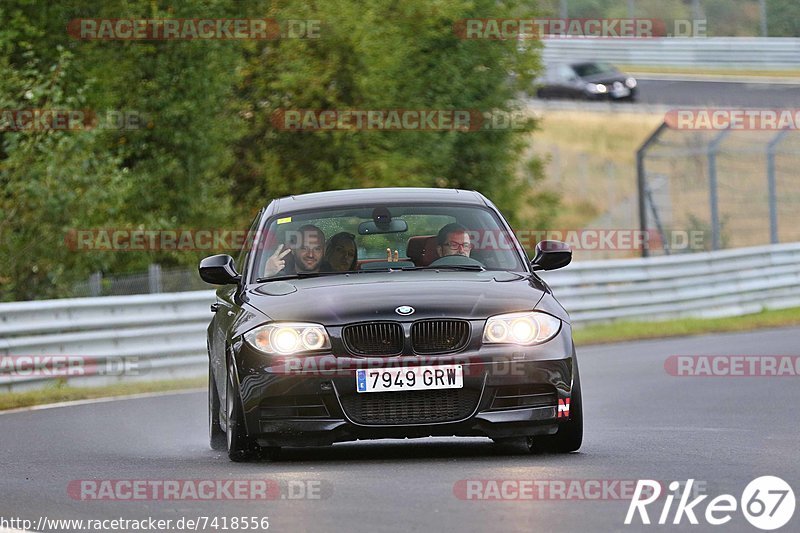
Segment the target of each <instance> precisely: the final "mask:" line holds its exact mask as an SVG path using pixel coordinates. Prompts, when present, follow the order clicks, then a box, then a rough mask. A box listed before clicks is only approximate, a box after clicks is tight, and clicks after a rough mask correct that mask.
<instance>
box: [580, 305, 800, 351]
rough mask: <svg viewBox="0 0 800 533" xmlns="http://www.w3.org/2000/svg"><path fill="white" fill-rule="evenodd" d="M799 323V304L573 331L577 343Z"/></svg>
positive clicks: (620, 323)
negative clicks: (775, 308) (709, 316)
mask: <svg viewBox="0 0 800 533" xmlns="http://www.w3.org/2000/svg"><path fill="white" fill-rule="evenodd" d="M799 325H800V307H795V308H791V309H780V310H767V311H762V312H760V313H754V314H750V315H743V316H736V317H727V318H706V319H698V318H679V319H674V320H665V321H659V322H617V323H614V324H608V325H597V326H587V327H585V328H580V329H576V330H573V337H574V338H575V342H576V343H577V344H603V343H609V342H619V341H631V340H637V339H660V338H665V337H683V336H687V335H702V334H706V333H727V332H735V331H752V330H756V329H762V328H774V327H784V326H799Z"/></svg>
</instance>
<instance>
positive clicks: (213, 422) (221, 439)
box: [208, 363, 228, 451]
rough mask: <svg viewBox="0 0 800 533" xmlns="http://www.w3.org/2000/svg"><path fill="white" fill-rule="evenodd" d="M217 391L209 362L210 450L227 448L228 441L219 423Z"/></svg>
mask: <svg viewBox="0 0 800 533" xmlns="http://www.w3.org/2000/svg"><path fill="white" fill-rule="evenodd" d="M219 408H220V404H219V393H217V385H216V382H215V381H214V373H213V372H212V371H211V364H210V363H209V365H208V441H209V445H210V446H211V449H212V450H216V451H222V450H227V448H228V443H227V440H226V437H225V432H224V431H222V426H220V423H219Z"/></svg>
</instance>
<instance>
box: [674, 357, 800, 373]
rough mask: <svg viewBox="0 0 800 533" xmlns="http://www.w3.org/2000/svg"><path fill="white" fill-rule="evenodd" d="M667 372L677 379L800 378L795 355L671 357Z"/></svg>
mask: <svg viewBox="0 0 800 533" xmlns="http://www.w3.org/2000/svg"><path fill="white" fill-rule="evenodd" d="M664 370H666V372H667V374H669V375H670V376H675V377H798V376H800V356H796V355H671V356H669V357H667V359H666V360H665V361H664Z"/></svg>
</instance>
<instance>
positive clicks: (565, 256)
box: [531, 241, 572, 270]
mask: <svg viewBox="0 0 800 533" xmlns="http://www.w3.org/2000/svg"><path fill="white" fill-rule="evenodd" d="M571 261H572V250H571V249H570V247H569V244H567V243H565V242H561V241H541V242H539V244H537V245H536V255H534V256H533V260H532V261H531V267H532V268H533V270H555V269H557V268H562V267H565V266H567V265H568V264H570V262H571Z"/></svg>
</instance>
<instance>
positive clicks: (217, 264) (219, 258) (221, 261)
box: [199, 254, 242, 285]
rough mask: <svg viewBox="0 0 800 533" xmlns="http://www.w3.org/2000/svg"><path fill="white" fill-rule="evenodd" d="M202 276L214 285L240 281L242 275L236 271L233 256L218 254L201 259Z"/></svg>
mask: <svg viewBox="0 0 800 533" xmlns="http://www.w3.org/2000/svg"><path fill="white" fill-rule="evenodd" d="M199 270H200V278H202V280H203V281H205V282H206V283H211V284H212V285H232V284H234V283H239V280H240V279H242V277H241V276H240V275H239V274H238V273H237V272H236V266H235V265H234V264H233V257H231V256H229V255H228V254H218V255H212V256H210V257H206V258H205V259H203V260H202V261H200V268H199Z"/></svg>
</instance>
